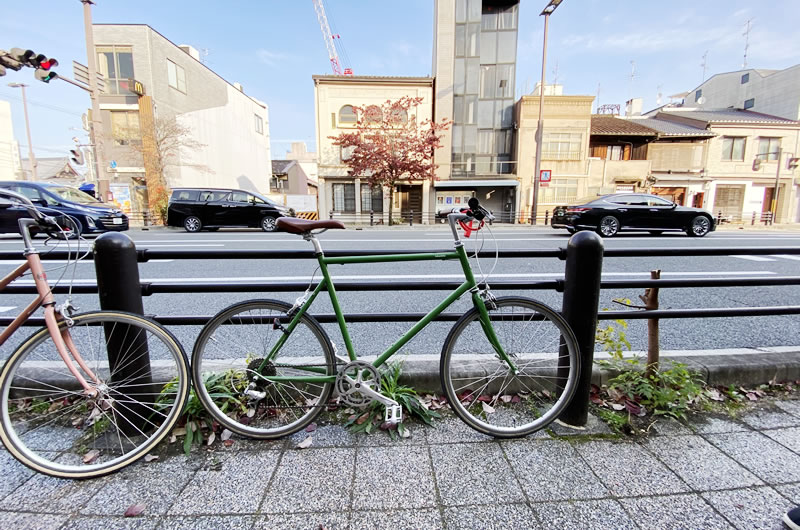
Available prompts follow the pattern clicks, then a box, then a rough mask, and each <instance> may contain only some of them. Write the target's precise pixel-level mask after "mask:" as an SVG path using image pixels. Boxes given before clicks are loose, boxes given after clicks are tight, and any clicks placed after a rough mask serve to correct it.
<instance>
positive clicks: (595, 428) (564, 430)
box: [540, 414, 613, 436]
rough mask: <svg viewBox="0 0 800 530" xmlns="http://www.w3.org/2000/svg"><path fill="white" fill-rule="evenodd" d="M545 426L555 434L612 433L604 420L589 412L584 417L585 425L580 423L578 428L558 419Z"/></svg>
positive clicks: (584, 434)
mask: <svg viewBox="0 0 800 530" xmlns="http://www.w3.org/2000/svg"><path fill="white" fill-rule="evenodd" d="M547 428H548V429H550V430H551V431H553V433H554V434H556V436H586V435H590V434H592V435H594V434H613V433H612V431H611V427H609V426H608V424H607V423H606V422H604V421H603V420H601V419H600V418H598V417H597V416H595V415H594V414H589V416H588V417H587V418H586V425H582V426H581V427H580V428H576V427H574V426H569V425H566V424H563V423H560V422H558V421H554V422H553V423H551V424H550V425H549V426H548V427H547ZM540 432H542V431H540Z"/></svg>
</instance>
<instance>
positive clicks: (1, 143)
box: [0, 101, 22, 180]
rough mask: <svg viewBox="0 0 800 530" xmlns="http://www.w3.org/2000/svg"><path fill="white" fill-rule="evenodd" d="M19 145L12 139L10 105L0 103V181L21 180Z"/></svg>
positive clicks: (3, 102)
mask: <svg viewBox="0 0 800 530" xmlns="http://www.w3.org/2000/svg"><path fill="white" fill-rule="evenodd" d="M21 179H22V165H21V161H20V156H19V144H18V143H17V140H16V139H15V138H14V126H13V124H12V121H11V105H10V104H9V103H8V101H0V180H21Z"/></svg>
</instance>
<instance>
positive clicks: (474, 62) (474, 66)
mask: <svg viewBox="0 0 800 530" xmlns="http://www.w3.org/2000/svg"><path fill="white" fill-rule="evenodd" d="M480 68H481V65H480V62H479V61H478V59H477V58H476V59H467V85H466V93H467V94H477V93H478V92H479V91H480V84H481V71H480Z"/></svg>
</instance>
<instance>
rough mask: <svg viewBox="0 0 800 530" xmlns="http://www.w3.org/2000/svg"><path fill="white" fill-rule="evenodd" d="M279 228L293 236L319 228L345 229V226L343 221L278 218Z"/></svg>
mask: <svg viewBox="0 0 800 530" xmlns="http://www.w3.org/2000/svg"><path fill="white" fill-rule="evenodd" d="M277 226H278V228H280V229H282V230H286V231H287V232H289V233H291V234H302V233H304V232H310V231H311V230H316V229H317V228H341V229H344V224H342V222H341V221H334V220H333V219H328V220H324V221H310V220H308V219H297V218H295V217H278V220H277Z"/></svg>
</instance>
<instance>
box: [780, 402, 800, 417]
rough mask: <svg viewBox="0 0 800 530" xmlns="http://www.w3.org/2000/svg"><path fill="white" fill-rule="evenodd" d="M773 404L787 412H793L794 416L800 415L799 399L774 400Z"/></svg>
mask: <svg viewBox="0 0 800 530" xmlns="http://www.w3.org/2000/svg"><path fill="white" fill-rule="evenodd" d="M775 405H777V406H778V408H780V409H783V410H784V411H786V412H788V413H789V414H794V415H795V416H797V417H800V399H796V400H785V401H776V402H775Z"/></svg>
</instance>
